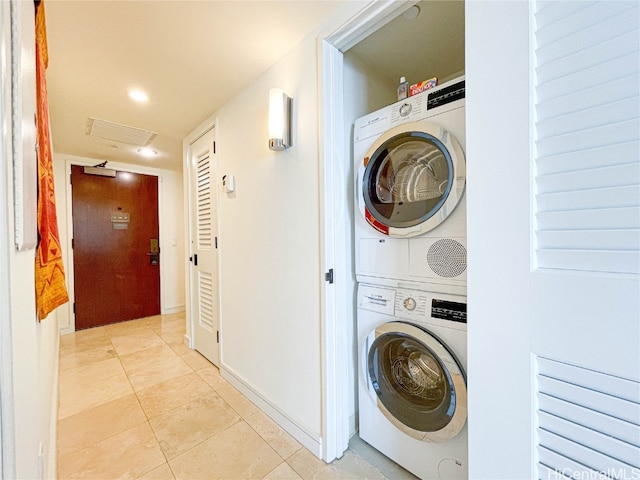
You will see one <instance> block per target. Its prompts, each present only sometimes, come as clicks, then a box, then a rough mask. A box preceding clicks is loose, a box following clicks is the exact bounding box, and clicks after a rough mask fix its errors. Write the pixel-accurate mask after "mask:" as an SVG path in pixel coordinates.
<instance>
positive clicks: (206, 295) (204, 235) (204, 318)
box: [189, 130, 220, 365]
mask: <svg viewBox="0 0 640 480" xmlns="http://www.w3.org/2000/svg"><path fill="white" fill-rule="evenodd" d="M214 132H215V130H210V131H209V132H207V133H206V134H205V135H204V136H202V137H200V138H199V139H198V140H196V141H195V142H194V143H193V144H191V145H190V151H189V158H190V191H191V213H190V215H191V262H192V263H191V297H192V298H191V302H192V303H191V318H192V336H193V345H194V347H195V349H196V350H198V351H199V352H200V353H201V354H202V355H204V356H205V357H206V358H207V359H208V360H209V361H210V362H212V363H213V364H215V365H218V364H219V360H220V344H219V335H218V332H219V308H218V298H219V285H218V278H219V275H218V250H217V235H218V220H217V207H218V206H217V196H216V192H217V188H216V174H215V165H216V163H215V160H214V159H215V156H214V155H215V148H214V140H215V133H214Z"/></svg>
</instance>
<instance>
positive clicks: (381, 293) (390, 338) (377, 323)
mask: <svg viewBox="0 0 640 480" xmlns="http://www.w3.org/2000/svg"><path fill="white" fill-rule="evenodd" d="M466 345H467V343H466V298H465V297H464V296H459V295H449V294H434V293H429V292H422V291H417V290H408V289H398V288H387V287H381V286H374V285H367V284H360V285H359V287H358V348H359V354H358V356H359V360H358V364H359V365H358V397H359V398H358V405H359V435H360V437H361V438H362V439H363V440H364V441H365V442H367V443H369V444H370V445H371V446H373V447H375V448H376V449H378V450H379V451H380V452H382V453H383V454H385V455H386V456H387V457H389V458H390V459H391V460H393V461H394V462H396V463H398V464H400V465H402V466H403V467H404V468H406V469H407V470H409V471H410V472H412V473H414V474H415V475H417V476H418V477H420V478H424V479H466V478H467V476H468V469H467V426H466V419H467V392H466V374H465V368H466V359H467V348H466Z"/></svg>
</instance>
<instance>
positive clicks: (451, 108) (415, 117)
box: [353, 77, 467, 294]
mask: <svg viewBox="0 0 640 480" xmlns="http://www.w3.org/2000/svg"><path fill="white" fill-rule="evenodd" d="M464 95H465V82H464V78H463V77H460V78H457V79H455V80H452V81H450V82H447V83H445V84H443V85H440V86H438V87H436V88H434V89H431V90H427V91H425V92H422V93H420V94H417V95H415V96H412V97H409V98H407V99H405V100H401V101H399V102H397V103H394V104H393V105H389V106H388V107H385V108H383V109H380V110H378V111H376V112H373V113H370V114H369V115H366V116H364V117H362V118H359V119H358V120H356V122H355V125H354V144H353V155H354V162H355V169H354V170H355V189H354V191H355V211H356V213H355V222H354V223H355V249H356V278H357V280H358V281H360V282H369V283H375V284H381V285H388V286H399V285H401V284H405V285H406V284H407V282H412V283H410V284H409V285H410V286H413V287H415V288H420V289H424V290H432V291H443V292H449V293H458V294H464V293H466V266H467V259H466V258H467V257H466V253H467V251H466V205H465V185H466V168H465V156H464V147H465V98H464Z"/></svg>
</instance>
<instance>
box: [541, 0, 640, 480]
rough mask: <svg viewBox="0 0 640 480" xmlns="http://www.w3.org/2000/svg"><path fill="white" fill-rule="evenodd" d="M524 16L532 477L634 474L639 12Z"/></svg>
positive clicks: (597, 6) (549, 7)
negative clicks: (530, 175)
mask: <svg viewBox="0 0 640 480" xmlns="http://www.w3.org/2000/svg"><path fill="white" fill-rule="evenodd" d="M534 15H535V37H534V38H535V54H534V59H535V71H534V78H535V96H534V99H535V100H534V118H535V129H534V132H535V133H534V134H535V148H534V152H535V155H534V193H535V197H534V202H533V208H534V222H533V225H534V234H535V238H534V252H533V266H534V270H533V275H532V299H531V300H532V311H533V317H532V320H533V353H534V354H535V355H536V367H537V369H538V374H537V377H536V383H535V385H536V390H537V396H536V400H537V402H538V404H537V407H538V408H537V412H536V419H537V422H538V425H537V430H536V439H537V444H538V446H537V447H538V448H537V451H538V454H539V458H538V465H539V470H538V474H539V478H547V476H548V475H549V472H562V473H563V474H564V475H566V476H569V477H572V476H574V475H584V473H583V472H600V473H602V474H607V475H613V476H615V475H616V474H617V473H619V474H622V475H623V476H624V474H626V476H627V477H629V478H631V475H633V472H635V475H636V476H638V475H640V383H638V382H640V321H639V311H640V309H639V308H638V297H639V295H640V289H639V286H638V275H639V274H640V160H639V156H640V30H639V28H640V22H639V18H640V4H638V2H630V1H607V2H604V1H600V2H549V1H538V2H536V5H535V12H534ZM549 399H552V400H553V401H555V402H556V404H557V405H555V408H554V409H551V408H550V407H549V406H548V405H547V403H546V402H548V401H549ZM576 411H579V412H580V414H575V412H576ZM614 425H615V428H611V427H612V426H614ZM590 474H591V475H593V474H594V473H590Z"/></svg>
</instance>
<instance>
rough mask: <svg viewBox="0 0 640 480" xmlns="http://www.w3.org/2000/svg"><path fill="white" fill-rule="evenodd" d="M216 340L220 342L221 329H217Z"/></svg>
mask: <svg viewBox="0 0 640 480" xmlns="http://www.w3.org/2000/svg"><path fill="white" fill-rule="evenodd" d="M216 342H217V343H220V331H219V330H218V331H216Z"/></svg>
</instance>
